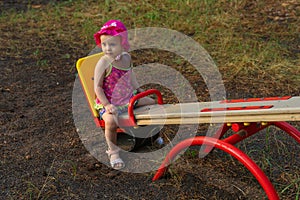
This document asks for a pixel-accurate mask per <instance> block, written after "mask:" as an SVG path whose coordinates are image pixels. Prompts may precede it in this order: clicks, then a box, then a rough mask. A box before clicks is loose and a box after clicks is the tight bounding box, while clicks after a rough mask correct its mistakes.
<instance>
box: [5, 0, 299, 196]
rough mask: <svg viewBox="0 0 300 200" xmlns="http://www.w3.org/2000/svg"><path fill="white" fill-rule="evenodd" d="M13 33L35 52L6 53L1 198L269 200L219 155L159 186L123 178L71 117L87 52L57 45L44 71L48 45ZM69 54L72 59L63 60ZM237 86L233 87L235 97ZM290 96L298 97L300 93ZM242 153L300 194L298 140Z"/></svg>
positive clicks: (285, 192)
mask: <svg viewBox="0 0 300 200" xmlns="http://www.w3.org/2000/svg"><path fill="white" fill-rule="evenodd" d="M16 2H17V3H18V4H16ZM22 2H23V1H15V2H13V1H6V2H5V3H3V2H2V6H3V7H2V9H5V8H10V7H12V6H16V5H17V6H16V8H17V9H18V10H26V8H27V6H26V3H22ZM36 3H37V4H41V3H43V1H37V2H36ZM11 31H15V29H14V28H13V27H6V30H1V37H3V39H7V40H14V39H20V40H22V41H23V42H24V43H25V44H27V45H28V47H27V48H25V49H23V50H20V52H21V53H20V54H19V55H12V54H9V52H10V51H11V50H10V48H9V47H5V45H4V46H3V45H1V47H0V49H1V57H0V69H1V76H0V82H1V85H0V96H1V101H0V124H1V129H0V149H1V160H0V162H1V163H0V187H1V192H0V199H266V195H265V193H264V191H263V189H262V188H261V186H260V185H259V184H258V182H257V181H256V179H255V178H254V177H253V175H252V174H251V173H249V172H248V171H247V170H246V169H245V168H244V167H243V166H242V165H241V164H240V163H238V162H237V161H235V160H234V159H233V158H230V157H229V156H227V155H225V154H224V153H222V152H220V151H214V152H212V153H211V154H210V155H209V156H207V157H205V158H204V159H199V158H198V157H197V156H194V155H193V154H192V153H190V154H187V155H185V156H182V157H181V158H180V159H178V160H177V161H176V163H174V164H173V165H172V167H171V169H170V170H169V172H168V174H167V175H166V176H164V178H162V179H161V180H159V181H157V182H152V181H151V179H152V177H153V175H154V172H147V173H138V174H133V173H127V172H117V171H115V170H112V169H111V168H109V167H108V166H106V165H105V164H102V163H100V162H99V161H97V160H96V159H95V158H93V157H92V156H91V154H90V153H89V152H88V151H87V150H86V148H85V147H84V145H83V143H82V141H81V140H80V137H79V135H78V133H77V131H76V127H75V126H74V123H73V116H72V90H73V86H74V81H75V78H76V70H75V69H74V67H72V66H75V62H76V60H77V59H78V58H80V57H82V56H84V55H86V52H88V49H80V50H79V49H78V48H77V47H75V46H76V45H74V46H72V45H71V44H68V43H64V41H60V40H56V39H53V40H52V41H50V42H51V44H50V45H53V49H51V48H48V49H47V48H46V49H45V53H44V55H48V56H49V57H48V59H49V63H48V66H49V67H47V68H45V67H37V63H36V61H35V60H34V59H33V58H32V57H30V56H27V55H28V52H30V50H31V51H33V50H34V46H35V45H40V43H42V44H43V42H44V41H33V40H32V39H31V38H26V35H22V34H15V35H13V36H10V35H9V34H6V33H9V32H11ZM4 33H5V34H4ZM2 34H3V35H2ZM63 52H68V54H70V55H71V56H70V57H68V58H62V57H61V56H59V55H61V54H62V53H63ZM61 66H66V67H63V68H62V67H61ZM70 66H71V67H70ZM236 81H238V80H236ZM236 84H239V83H238V82H232V85H231V83H226V87H227V88H228V90H229V92H230V88H235V87H236ZM282 90H283V91H284V89H282ZM231 92H233V91H231ZM269 92H270V91H269ZM289 92H290V93H291V94H298V95H299V93H298V90H297V89H292V90H291V91H289ZM241 93H242V91H241ZM270 93H271V94H272V92H270ZM273 94H276V93H275V92H274V93H273ZM238 95H239V94H238V93H237V94H236V96H238ZM262 95H263V94H262ZM267 95H269V93H268V94H267ZM294 124H295V125H299V124H296V123H294ZM298 127H299V126H298ZM204 128H205V127H204ZM173 129H176V127H175V128H174V127H167V128H166V130H165V131H166V132H168V131H172V130H173ZM199 129H200V130H201V127H200V128H199ZM270 132H271V133H272V134H270V135H268V136H266V134H267V133H270ZM266 137H269V139H268V140H267V139H266ZM239 147H240V148H241V149H242V150H245V151H247V152H249V154H250V157H251V158H253V159H254V160H255V161H256V162H257V163H258V164H259V165H260V167H262V169H263V170H264V171H265V173H266V175H267V176H268V177H269V178H270V180H271V182H272V183H273V184H274V186H275V188H276V189H277V191H278V193H279V194H280V196H281V197H282V199H295V197H296V195H297V194H298V195H299V177H300V173H299V164H300V162H299V160H300V158H299V144H297V143H296V142H295V141H294V140H293V139H291V138H290V137H288V136H287V135H286V134H284V133H283V132H282V131H280V130H278V129H275V128H271V129H270V130H268V131H262V132H261V133H260V134H258V135H257V136H253V138H252V139H251V140H250V141H249V140H247V141H246V142H242V143H241V144H239ZM273 147H276V148H273ZM257 149H260V150H261V151H258V150H257ZM266 155H268V157H266Z"/></svg>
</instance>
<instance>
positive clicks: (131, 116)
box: [128, 89, 163, 126]
mask: <svg viewBox="0 0 300 200" xmlns="http://www.w3.org/2000/svg"><path fill="white" fill-rule="evenodd" d="M151 94H155V95H156V96H157V103H158V104H160V105H162V104H163V99H162V95H161V93H160V91H159V90H156V89H149V90H146V91H144V92H141V93H138V94H137V95H135V96H134V97H132V98H131V99H130V101H129V105H128V116H129V121H130V124H132V125H133V126H136V120H135V117H134V112H133V109H134V104H135V102H136V101H137V100H138V99H141V98H143V97H146V96H149V95H151Z"/></svg>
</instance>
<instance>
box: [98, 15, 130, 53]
mask: <svg viewBox="0 0 300 200" xmlns="http://www.w3.org/2000/svg"><path fill="white" fill-rule="evenodd" d="M101 35H111V36H117V35H119V36H121V38H122V46H123V48H124V49H125V50H126V51H128V50H129V43H128V34H127V29H126V27H125V25H124V24H123V23H122V22H121V21H119V20H109V21H108V22H106V23H105V24H104V25H103V26H102V28H101V29H100V30H99V31H98V32H97V33H95V34H94V38H95V41H96V44H97V45H98V46H101V39H100V36H101Z"/></svg>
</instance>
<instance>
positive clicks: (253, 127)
mask: <svg viewBox="0 0 300 200" xmlns="http://www.w3.org/2000/svg"><path fill="white" fill-rule="evenodd" d="M268 126H269V124H268V125H262V124H260V123H256V122H253V123H251V124H250V125H249V126H245V127H243V129H242V130H240V131H239V132H238V133H235V134H233V135H231V136H229V137H227V138H225V139H223V141H224V142H227V143H229V144H236V143H238V142H240V141H242V140H244V139H246V138H248V137H250V136H251V135H254V134H255V133H257V132H259V131H261V130H262V129H265V128H267V127H268Z"/></svg>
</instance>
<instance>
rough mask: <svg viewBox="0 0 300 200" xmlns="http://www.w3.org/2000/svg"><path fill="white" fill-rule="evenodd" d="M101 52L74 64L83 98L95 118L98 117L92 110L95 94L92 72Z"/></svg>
mask: <svg viewBox="0 0 300 200" xmlns="http://www.w3.org/2000/svg"><path fill="white" fill-rule="evenodd" d="M103 55H104V54H103V52H101V53H97V54H94V55H91V56H87V57H84V58H80V59H79V60H78V61H77V63H76V68H77V71H78V76H79V79H80V81H81V85H82V87H83V90H84V93H85V96H86V98H87V101H88V104H89V107H90V109H91V112H92V114H93V116H94V117H95V118H97V117H99V114H98V112H97V110H95V108H94V102H95V98H96V94H95V92H94V70H95V67H96V64H97V62H98V60H99V59H100V58H101V56H103Z"/></svg>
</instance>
